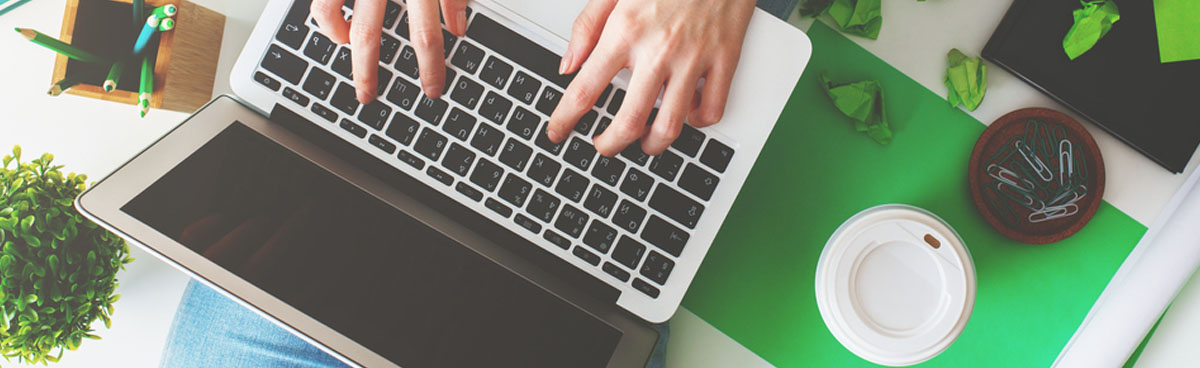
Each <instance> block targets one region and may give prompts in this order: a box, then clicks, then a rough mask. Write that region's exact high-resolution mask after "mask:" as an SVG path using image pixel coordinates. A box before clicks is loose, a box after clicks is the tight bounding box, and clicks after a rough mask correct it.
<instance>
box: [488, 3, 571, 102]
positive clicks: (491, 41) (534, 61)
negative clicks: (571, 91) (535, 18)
mask: <svg viewBox="0 0 1200 368" xmlns="http://www.w3.org/2000/svg"><path fill="white" fill-rule="evenodd" d="M467 38H470V39H472V40H475V41H476V42H479V43H481V44H483V45H484V46H487V48H489V49H492V50H494V51H496V52H498V53H500V54H501V55H504V57H507V58H509V59H510V60H512V61H514V62H516V63H517V64H519V65H521V66H522V67H525V68H527V69H529V70H531V71H533V72H534V73H537V74H538V75H540V76H542V78H546V80H548V81H551V82H553V83H554V84H557V85H558V86H559V87H561V88H564V89H565V88H567V85H568V84H570V83H571V79H572V77H573V76H574V75H560V74H558V63H559V61H561V60H562V57H560V56H558V54H555V53H553V52H550V50H546V48H544V47H542V46H541V45H538V44H536V43H534V42H533V41H530V40H529V39H528V38H525V37H524V36H521V35H519V34H517V33H516V32H513V31H512V30H511V29H508V27H505V26H504V25H501V24H500V23H496V21H494V20H492V19H491V18H488V17H487V16H484V15H483V14H476V15H475V19H474V20H472V21H471V25H470V27H468V28H467Z"/></svg>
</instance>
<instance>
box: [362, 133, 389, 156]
mask: <svg viewBox="0 0 1200 368" xmlns="http://www.w3.org/2000/svg"><path fill="white" fill-rule="evenodd" d="M367 142H368V143H371V145H372V146H375V148H378V149H380V150H381V151H383V152H387V153H388V154H389V155H390V154H392V153H394V152H396V144H394V143H392V142H388V141H387V140H386V139H383V137H380V136H377V135H374V134H372V135H371V138H368V139H367Z"/></svg>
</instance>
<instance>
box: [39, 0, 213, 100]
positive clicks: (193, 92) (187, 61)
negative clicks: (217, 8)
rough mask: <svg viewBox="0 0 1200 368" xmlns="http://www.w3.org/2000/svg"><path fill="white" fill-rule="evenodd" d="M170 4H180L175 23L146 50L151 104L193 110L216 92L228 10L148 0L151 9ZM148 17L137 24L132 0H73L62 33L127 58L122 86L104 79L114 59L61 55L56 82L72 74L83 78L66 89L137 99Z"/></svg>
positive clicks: (108, 55)
mask: <svg viewBox="0 0 1200 368" xmlns="http://www.w3.org/2000/svg"><path fill="white" fill-rule="evenodd" d="M166 4H175V6H177V7H178V8H179V12H178V14H177V15H175V18H176V22H175V23H176V26H175V29H174V30H171V31H165V32H156V33H155V35H154V37H153V38H151V40H150V44H149V45H148V46H147V47H146V49H145V51H143V52H144V53H148V54H149V55H151V61H152V62H153V63H154V93H153V95H152V96H151V98H150V107H151V108H159V109H167V110H172V111H180V112H192V111H195V110H196V109H198V108H199V107H200V106H203V105H204V104H205V103H207V102H208V101H209V99H211V98H212V90H213V81H214V80H215V77H216V72H217V60H218V58H219V56H220V52H221V35H222V34H223V33H224V30H225V16H224V15H221V14H220V13H217V12H214V11H212V10H209V9H207V8H204V7H202V6H199V5H196V4H193V3H191V2H189V1H187V0H148V1H146V6H147V9H146V11H145V14H147V16H148V15H149V14H150V10H151V9H153V8H154V7H158V6H162V5H166ZM144 23H145V19H142V20H141V22H140V23H138V25H137V26H135V25H134V24H133V8H132V3H131V0H67V6H66V12H65V14H64V15H63V25H62V34H61V35H60V37H59V38H60V39H61V40H62V41H63V42H67V43H70V44H73V45H75V46H78V47H80V48H82V49H85V50H89V51H91V52H93V53H95V54H97V55H98V56H101V57H104V58H107V59H111V60H118V59H121V60H126V64H125V68H124V70H123V73H122V75H121V77H120V79H119V82H118V83H117V89H116V90H114V91H112V92H107V91H105V90H104V87H103V85H104V80H105V78H106V77H107V76H108V70H109V67H110V66H111V65H107V64H105V65H101V64H89V63H85V62H80V61H78V60H73V59H69V58H67V57H66V56H63V55H58V57H57V58H56V59H55V61H54V76H53V77H54V78H53V80H52V81H51V82H53V81H57V80H60V79H62V78H63V77H65V76H66V75H68V74H70V75H71V76H72V77H75V78H78V79H79V80H80V83H79V84H77V85H75V86H74V87H71V89H69V90H67V91H66V93H70V94H73V95H77V96H84V97H91V98H95V99H100V100H105V101H115V102H121V103H126V104H130V105H137V103H138V85H139V78H140V73H141V59H140V58H135V57H132V52H133V42H134V40H135V39H136V38H137V35H138V32H140V31H141V24H144Z"/></svg>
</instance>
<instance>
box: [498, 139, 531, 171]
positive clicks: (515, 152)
mask: <svg viewBox="0 0 1200 368" xmlns="http://www.w3.org/2000/svg"><path fill="white" fill-rule="evenodd" d="M532 154H533V148H529V146H526V145H524V144H522V143H521V142H517V140H516V139H513V138H509V139H508V142H506V143H504V148H502V149H501V150H500V162H503V163H504V164H505V165H508V166H509V167H511V168H513V169H515V170H517V171H525V164H527V163H529V156H530V155H532Z"/></svg>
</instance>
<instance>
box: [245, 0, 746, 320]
mask: <svg viewBox="0 0 1200 368" xmlns="http://www.w3.org/2000/svg"><path fill="white" fill-rule="evenodd" d="M309 5H310V4H309V1H305V0H297V1H295V3H294V4H293V5H292V8H291V9H290V11H289V12H288V14H287V16H286V18H285V19H284V21H283V23H282V25H281V26H280V28H279V30H278V32H277V33H276V35H275V39H274V42H273V43H272V44H271V45H270V46H269V47H268V49H267V53H266V55H264V57H263V60H262V63H261V64H260V70H258V71H256V72H255V73H254V76H253V77H254V80H255V81H257V82H258V83H260V84H262V85H263V86H265V87H267V88H268V89H270V90H273V91H276V92H277V93H279V94H280V95H281V96H282V97H283V98H284V99H286V100H288V101H290V103H294V104H295V105H296V106H298V107H300V108H303V109H308V110H309V111H311V112H312V113H313V114H314V115H316V116H317V117H319V118H320V119H321V120H314V123H329V124H337V126H339V127H340V128H341V129H343V130H345V131H347V132H349V133H350V134H352V136H353V137H357V139H360V140H362V141H365V142H366V143H367V145H369V146H370V147H373V149H376V150H379V151H382V152H384V153H387V154H388V155H391V156H392V157H395V158H396V161H397V162H394V163H393V164H394V165H409V166H411V167H412V168H414V169H416V170H418V171H422V172H424V173H425V175H427V176H428V177H429V178H430V179H432V182H430V181H426V182H427V183H429V185H433V186H437V185H443V186H445V187H447V188H452V189H453V190H454V191H455V192H457V193H459V194H462V196H463V198H459V199H458V200H460V201H474V202H476V203H480V202H481V203H482V204H483V208H486V209H487V210H489V211H491V212H493V213H494V214H495V215H497V216H499V217H501V218H505V219H508V221H511V223H512V224H515V225H517V226H518V227H519V228H521V229H523V230H516V231H528V232H530V233H532V234H534V235H535V236H537V237H538V238H540V239H541V241H545V242H546V243H547V244H551V245H553V246H556V247H558V248H561V249H562V250H563V251H564V253H563V256H564V257H577V258H579V259H580V260H583V261H584V262H585V263H586V264H589V265H591V266H593V267H596V268H598V269H599V270H601V271H602V272H603V273H604V274H607V275H608V276H609V277H611V280H610V281H615V282H616V283H620V284H625V285H628V287H629V288H632V289H635V290H638V291H640V292H642V293H644V294H646V295H648V296H650V297H651V298H657V297H658V295H659V288H660V287H661V286H662V285H664V284H666V282H667V279H668V278H669V277H670V276H671V270H672V269H673V268H674V266H675V259H676V257H679V256H680V255H681V254H682V253H683V250H684V248H685V246H686V245H687V242H688V239H689V237H690V236H691V231H692V230H694V229H695V228H696V225H697V223H698V222H699V221H700V218H701V216H702V215H703V214H704V210H705V206H706V204H707V201H708V200H709V199H711V197H712V194H713V192H714V191H715V190H716V187H717V185H718V184H719V183H720V179H721V174H722V173H723V172H724V171H725V169H726V168H727V166H728V165H729V162H730V159H731V158H732V157H733V154H734V148H732V147H733V146H734V145H731V144H729V143H728V142H721V141H720V140H718V138H715V137H709V136H707V135H706V134H705V133H703V132H701V131H699V130H696V129H694V128H692V127H690V126H686V125H685V126H684V127H683V132H682V133H681V134H680V136H679V138H678V139H677V140H676V141H675V142H674V143H673V144H671V148H670V149H668V150H667V151H666V152H664V153H663V154H661V155H658V156H653V157H651V156H649V155H647V154H645V153H643V152H642V150H641V148H640V142H638V143H634V144H632V145H630V146H629V147H628V148H626V149H625V150H624V151H622V152H621V153H620V154H619V155H617V156H616V157H604V156H600V155H598V154H597V153H596V149H595V148H594V147H593V146H592V142H591V141H592V140H591V139H590V137H594V136H596V135H599V134H600V133H602V132H603V131H604V130H605V129H606V128H607V127H608V125H609V124H610V123H611V122H612V116H613V115H615V114H616V112H617V110H618V109H620V106H621V102H622V100H623V99H624V96H625V91H624V90H622V89H620V88H616V87H614V86H612V85H610V86H608V88H607V89H605V91H604V93H603V95H602V96H601V98H600V100H599V101H597V102H596V105H595V109H593V110H591V111H588V112H587V113H586V114H585V115H584V116H583V118H582V119H580V121H579V123H578V124H577V125H576V126H575V133H574V134H572V135H571V136H570V137H569V138H568V139H567V140H566V141H565V142H563V143H560V144H554V143H551V142H550V140H549V139H548V138H547V137H546V126H547V124H548V117H549V116H550V114H551V113H552V112H553V111H554V108H555V107H556V106H557V105H558V101H559V99H560V98H561V97H562V91H563V90H565V89H566V87H567V85H568V84H569V83H570V80H571V77H570V76H562V75H559V74H558V72H557V70H558V62H559V56H558V55H556V54H554V53H552V52H550V51H548V50H546V49H544V48H542V47H541V46H539V45H537V44H536V43H533V42H532V41H529V40H528V39H527V38H525V37H523V36H521V35H519V34H518V33H516V32H514V31H512V30H511V29H509V28H507V27H505V26H503V25H501V24H500V23H498V22H496V21H494V20H492V19H491V18H489V17H488V16H486V15H483V14H479V13H474V14H472V12H471V11H470V9H468V17H469V18H468V19H469V22H468V28H467V36H466V37H465V38H463V39H459V38H458V37H456V36H454V35H452V34H451V33H449V32H448V31H443V32H444V36H445V45H444V46H445V48H446V55H445V56H446V58H447V61H448V62H447V70H446V88H445V91H446V93H445V94H444V96H443V97H442V98H439V99H430V98H428V97H427V96H425V95H424V93H422V91H421V88H420V87H419V85H420V84H419V83H418V82H417V80H418V79H417V78H418V67H417V59H416V51H415V50H413V47H412V45H411V44H410V42H409V40H408V14H407V11H406V9H405V6H404V5H403V4H402V3H396V2H390V3H388V4H387V10H386V13H385V17H384V22H383V23H384V30H383V37H382V39H381V41H380V52H379V59H380V60H379V61H380V63H381V64H380V66H379V90H378V92H379V96H380V97H379V99H377V100H375V101H374V102H371V103H370V104H366V105H362V106H360V104H359V103H358V101H357V100H356V99H355V91H354V87H353V82H352V79H353V74H352V71H351V66H350V65H351V63H350V49H349V48H348V47H347V46H346V45H337V44H335V43H333V42H332V41H330V40H329V39H328V38H327V37H325V36H324V35H322V34H321V33H319V32H316V30H317V26H316V23H315V21H314V20H313V19H312V18H311V17H310V15H309V14H308V13H309ZM351 6H352V5H351ZM343 11H344V12H346V13H347V14H349V13H351V10H350V8H349V7H347V8H345V9H344V10H343ZM651 121H653V116H651ZM348 139H351V140H353V138H348ZM354 143H358V142H354ZM360 145H361V144H360ZM364 149H366V148H364ZM566 253H570V254H571V255H570V256H567V255H565V254H566ZM647 280H648V281H647Z"/></svg>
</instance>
